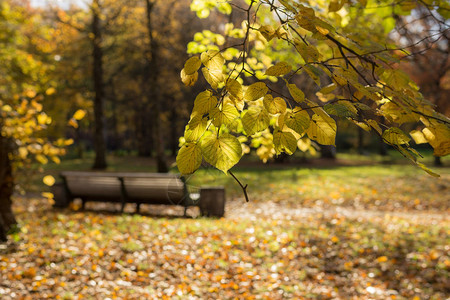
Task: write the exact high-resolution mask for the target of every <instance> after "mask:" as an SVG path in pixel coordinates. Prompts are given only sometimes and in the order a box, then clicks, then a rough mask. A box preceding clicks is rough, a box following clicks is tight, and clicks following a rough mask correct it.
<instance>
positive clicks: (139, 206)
mask: <svg viewBox="0 0 450 300" xmlns="http://www.w3.org/2000/svg"><path fill="white" fill-rule="evenodd" d="M140 209H141V203H136V213H139V211H140Z"/></svg>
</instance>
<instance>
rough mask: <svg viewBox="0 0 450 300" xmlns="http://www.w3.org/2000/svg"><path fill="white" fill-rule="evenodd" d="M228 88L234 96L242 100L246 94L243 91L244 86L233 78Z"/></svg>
mask: <svg viewBox="0 0 450 300" xmlns="http://www.w3.org/2000/svg"><path fill="white" fill-rule="evenodd" d="M226 88H227V91H228V92H229V93H230V94H231V95H232V96H234V97H236V98H238V99H242V97H243V94H244V93H243V91H242V85H241V84H240V83H239V81H237V80H236V79H233V78H230V79H228V80H227V84H226Z"/></svg>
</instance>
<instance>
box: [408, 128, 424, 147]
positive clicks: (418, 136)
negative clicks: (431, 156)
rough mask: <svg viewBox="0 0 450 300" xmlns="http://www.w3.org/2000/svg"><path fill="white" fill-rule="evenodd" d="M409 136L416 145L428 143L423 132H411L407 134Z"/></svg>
mask: <svg viewBox="0 0 450 300" xmlns="http://www.w3.org/2000/svg"><path fill="white" fill-rule="evenodd" d="M409 135H410V136H411V137H412V138H413V140H414V142H415V143H416V144H424V143H428V141H427V139H426V138H425V136H424V134H423V132H422V131H420V130H413V131H411V132H410V133H409Z"/></svg>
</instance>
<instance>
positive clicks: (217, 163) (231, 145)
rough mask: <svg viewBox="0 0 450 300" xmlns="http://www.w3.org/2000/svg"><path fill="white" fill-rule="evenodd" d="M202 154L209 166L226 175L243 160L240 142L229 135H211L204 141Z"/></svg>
mask: <svg viewBox="0 0 450 300" xmlns="http://www.w3.org/2000/svg"><path fill="white" fill-rule="evenodd" d="M202 153H203V157H204V158H205V160H206V161H207V162H208V163H209V164H211V165H213V166H214V167H216V168H217V169H219V170H221V171H223V172H224V173H225V174H226V173H227V172H228V170H229V169H231V168H232V167H233V166H234V165H235V164H237V163H238V162H239V160H240V159H241V156H242V147H241V143H240V142H239V140H238V139H237V138H236V137H234V136H232V135H231V134H229V133H224V134H221V135H220V136H219V137H217V136H216V135H215V134H211V135H209V136H207V137H206V138H204V139H203V142H202Z"/></svg>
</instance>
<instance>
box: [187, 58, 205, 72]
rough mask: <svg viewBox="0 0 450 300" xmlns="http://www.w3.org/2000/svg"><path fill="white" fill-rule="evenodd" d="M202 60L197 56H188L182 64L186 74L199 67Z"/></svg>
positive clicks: (195, 70)
mask: <svg viewBox="0 0 450 300" xmlns="http://www.w3.org/2000/svg"><path fill="white" fill-rule="evenodd" d="M201 65H202V62H201V61H200V58H198V56H193V57H191V58H189V59H188V60H187V61H186V63H185V64H184V73H185V74H186V75H192V74H194V73H195V72H197V71H198V69H200V67H201Z"/></svg>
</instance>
